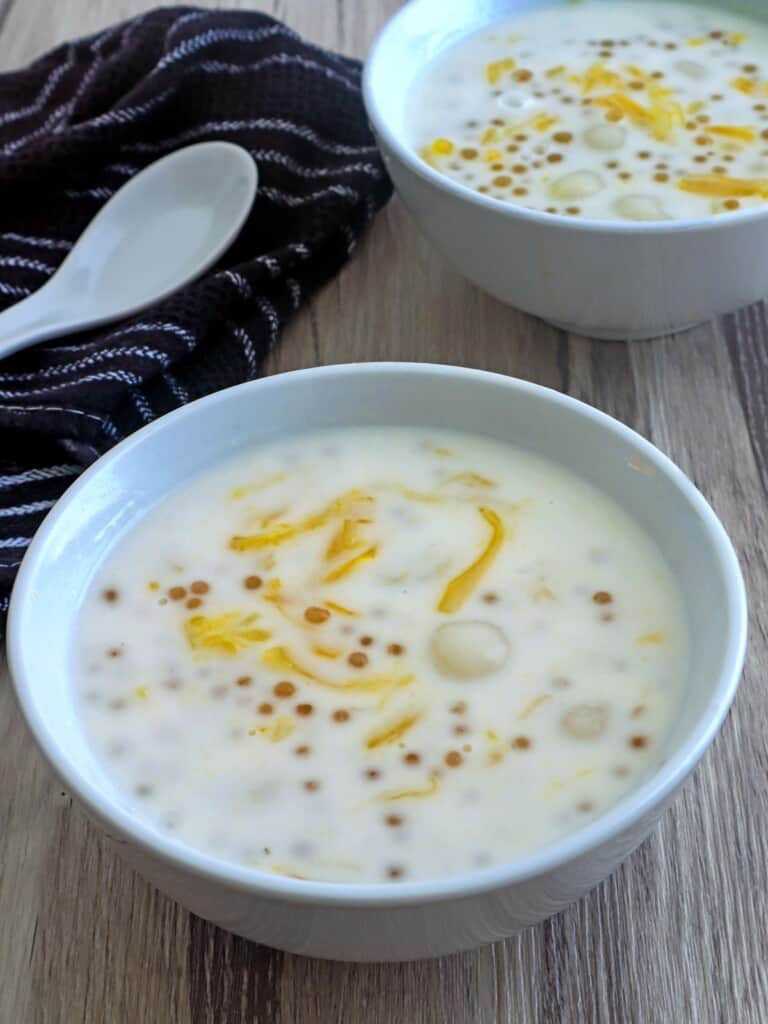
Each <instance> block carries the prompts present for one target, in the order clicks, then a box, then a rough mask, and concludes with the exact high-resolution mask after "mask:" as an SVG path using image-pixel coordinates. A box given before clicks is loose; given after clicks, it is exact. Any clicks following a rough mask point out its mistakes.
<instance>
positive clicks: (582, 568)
mask: <svg viewBox="0 0 768 1024" xmlns="http://www.w3.org/2000/svg"><path fill="white" fill-rule="evenodd" d="M627 472H632V470H631V469H630V468H628V469H627ZM686 649H687V641H686V627H685V622H684V614H683V610H682V604H681V598H680V595H679V593H678V591H677V589H676V587H675V584H674V582H673V580H672V578H671V575H670V571H669V569H668V568H667V566H666V564H665V562H664V561H663V559H662V556H661V554H660V553H659V551H658V550H657V549H656V547H655V546H654V544H653V543H652V542H651V541H650V539H649V538H648V537H647V536H646V535H645V534H644V533H643V531H642V530H641V529H640V528H639V527H638V526H637V525H636V524H635V523H634V522H633V520H632V519H631V518H630V517H629V516H628V515H627V514H626V513H625V512H624V511H623V510H622V509H620V508H619V506H618V505H616V504H615V503H614V502H613V501H612V500H611V499H609V498H608V497H606V496H605V495H603V494H601V493H599V492H598V491H596V490H595V489H594V488H593V487H592V486H590V485H587V484H586V483H584V482H582V481H580V480H579V479H577V478H576V477H574V476H573V475H572V474H571V473H569V472H567V471H566V470H564V469H563V468H562V467H560V466H558V465H556V464H554V463H550V462H548V461H545V460H543V459H540V458H538V457H535V456H533V455H531V454H528V453H526V452H524V451H522V450H519V449H516V448H514V447H511V446H508V445H504V444H500V443H498V442H495V441H492V440H489V439H487V438H482V437H474V436H467V435H460V434H452V433H447V432H429V433H427V432H425V431H423V430H417V429H408V428H402V429H401V428H349V429H341V430H334V431H328V432H320V433H312V434H305V435H301V436H294V437H290V438H287V439H283V440H280V441H278V442H275V443H271V444H268V445H264V446H262V447H260V448H259V449H258V450H254V451H249V452H247V453H244V454H241V455H239V456H237V457H236V458H234V459H233V460H232V462H230V463H229V464H227V465H225V466H223V467H220V468H217V469H216V470H215V471H213V472H211V473H209V474H206V475H204V476H202V477H201V478H200V479H197V480H195V481H193V482H192V483H190V484H189V485H188V486H187V487H185V488H184V489H183V490H180V491H178V492H176V493H174V494H172V495H171V496H169V497H168V498H167V499H165V500H164V501H163V502H162V503H160V504H159V505H158V506H156V507H155V508H154V509H152V510H151V511H150V512H149V514H148V515H147V516H146V517H145V518H144V519H143V520H142V521H141V522H140V523H139V524H138V525H137V526H136V527H135V528H133V529H132V530H131V531H130V532H129V533H128V535H127V536H126V537H125V538H124V539H123V540H121V541H120V542H119V544H118V545H117V547H116V549H115V551H114V553H113V554H112V555H111V557H110V558H109V559H108V560H107V561H106V563H105V564H104V566H103V568H102V569H101V570H100V571H99V573H98V575H97V577H96V578H95V579H94V580H93V584H92V588H91V590H90V592H89V594H88V596H87V599H86V600H85V603H84V606H83V608H82V612H81V615H80V628H79V630H78V632H77V635H76V636H75V638H74V641H73V660H74V672H75V678H76V680H77V685H78V688H79V699H80V702H79V707H80V712H81V714H82V721H83V726H84V729H85V732H86V734H87V735H88V737H89V738H90V741H91V742H92V744H93V747H94V749H95V751H96V754H97V760H98V762H99V763H100V764H101V766H102V767H103V771H104V772H105V773H106V776H107V777H108V778H109V779H111V780H112V782H113V784H114V786H115V787H116V788H117V790H118V791H119V794H120V799H122V801H123V802H124V805H125V806H126V807H127V808H129V809H130V811H131V812H132V813H134V814H136V815H138V816H141V817H143V818H144V819H146V820H147V821H148V822H151V823H152V824H153V825H154V826H155V827H156V828H157V829H159V830H161V831H164V832H166V833H169V834H172V835H173V836H175V837H176V838H177V839H178V840H179V841H181V842H183V843H186V844H189V845H190V846H194V847H197V848H199V849H201V850H204V851H207V852H208V853H211V854H213V855H215V856H218V857H220V858H224V859H226V860H229V861H234V862H238V863H241V864H245V865H250V866H252V867H253V868H255V869H260V870H263V871H267V872H273V873H277V874H282V875H289V876H291V877H295V878H303V879H322V880H331V881H337V882H358V881H369V882H370V881H373V882H377V881H381V882H382V883H390V882H397V881H398V880H412V879H426V878H434V877H438V876H445V875H449V874H452V873H457V872H464V871H468V870H472V869H475V868H478V867H483V866H486V865H490V864H497V863H500V862H505V861H510V860H513V859H514V858H517V857H519V856H521V855H523V854H526V853H529V852H531V851H533V850H537V849H539V848H541V847H543V846H545V845H547V844H549V843H552V842H553V841H555V840H557V839H559V838H561V837H563V836H565V835H567V834H568V833H570V832H573V831H575V830H577V829H579V828H580V827H581V826H582V825H584V824H585V823H587V822H589V821H590V820H592V819H593V818H595V816H597V815H600V814H601V813H603V812H604V811H605V810H606V809H608V808H610V807H611V806H612V805H613V804H615V802H616V801H617V800H618V799H619V798H620V797H621V796H622V795H623V794H625V793H626V792H627V791H628V790H629V789H631V788H632V787H635V786H637V785H638V783H639V782H640V781H641V780H643V779H644V778H646V777H647V776H648V775H649V773H651V772H653V771H654V770H655V769H656V768H657V766H658V765H659V763H660V760H661V759H662V758H663V756H664V743H665V737H666V736H667V734H668V731H669V729H670V725H671V723H672V721H673V719H674V718H675V715H676V713H677V709H678V707H679V704H680V701H681V695H682V686H683V682H684V679H685V673H686V657H687V654H686Z"/></svg>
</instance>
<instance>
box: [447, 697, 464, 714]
mask: <svg viewBox="0 0 768 1024" xmlns="http://www.w3.org/2000/svg"><path fill="white" fill-rule="evenodd" d="M466 710H467V705H466V703H465V702H464V701H463V700H457V701H456V703H455V704H451V714H453V715H463V714H465V713H466Z"/></svg>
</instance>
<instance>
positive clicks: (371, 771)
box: [365, 768, 381, 779]
mask: <svg viewBox="0 0 768 1024" xmlns="http://www.w3.org/2000/svg"><path fill="white" fill-rule="evenodd" d="M365 777H366V779H378V778H380V777H381V772H380V771H379V769H378V768H366V771H365Z"/></svg>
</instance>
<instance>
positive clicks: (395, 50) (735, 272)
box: [364, 0, 768, 339]
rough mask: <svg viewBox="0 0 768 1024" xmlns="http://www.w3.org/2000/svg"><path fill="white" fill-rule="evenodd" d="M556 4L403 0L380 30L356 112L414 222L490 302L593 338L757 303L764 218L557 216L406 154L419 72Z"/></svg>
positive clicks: (765, 263)
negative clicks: (479, 35)
mask: <svg viewBox="0 0 768 1024" xmlns="http://www.w3.org/2000/svg"><path fill="white" fill-rule="evenodd" d="M557 3H562V4H563V5H565V4H566V3H570V0H451V2H450V3H446V2H445V0H411V3H408V4H406V5H405V7H403V9H402V10H401V11H400V12H399V13H398V14H396V15H395V17H394V18H392V20H391V21H390V22H389V23H388V24H387V25H386V26H385V27H384V29H383V31H382V32H381V34H380V35H379V37H378V39H377V40H376V42H375V43H374V46H373V49H372V50H371V53H370V54H369V56H368V60H367V63H366V68H365V76H364V96H365V104H366V107H367V110H368V116H369V117H370V120H371V123H372V125H373V129H374V132H375V134H376V138H377V141H378V143H379V146H380V148H381V151H382V154H383V156H384V161H385V163H386V166H387V170H388V171H389V173H390V175H391V177H392V180H393V182H394V184H395V188H396V189H397V191H398V193H399V195H400V197H401V199H402V200H403V202H404V203H405V205H406V207H407V208H408V210H409V211H410V213H411V214H412V215H413V217H414V219H415V221H416V223H417V224H418V225H419V227H420V228H421V229H422V231H423V232H424V233H425V235H427V236H428V237H429V238H430V239H431V240H432V242H433V243H434V244H435V246H436V247H437V248H438V249H439V250H440V252H441V253H442V254H443V255H444V256H445V257H446V258H447V259H448V260H449V261H450V262H451V263H452V264H453V265H454V266H455V267H456V269H457V270H459V271H460V272H461V273H462V274H464V275H465V276H466V277H468V278H469V280H470V281H473V282H474V283H475V284H476V285H479V287H481V288H483V289H485V291H488V292H490V293H491V295H494V296H495V297H496V298H498V299H501V301H502V302H506V303H509V304H510V305H512V306H517V307H519V308H520V309H524V310H526V311H527V312H528V313H535V314H536V315H537V316H540V317H542V318H543V319H544V320H549V321H551V322H552V323H554V324H556V325H557V326H558V327H562V328H564V329H566V330H569V331H573V332H576V333H579V334H586V335H591V336H593V337H597V338H628V339H634V338H645V337H651V336H653V335H658V334H665V333H669V332H670V331H675V330H680V329H682V328H683V327H686V326H690V325H691V324H694V323H697V322H699V321H702V320H708V319H710V318H711V317H713V316H716V315H718V314H721V313H728V312H731V311H732V310H734V309H738V308H739V307H740V306H744V305H747V304H748V303H750V302H755V301H756V300H758V299H761V298H763V296H765V294H766V293H768V206H766V207H764V208H762V209H760V210H752V211H750V210H744V211H740V212H736V213H732V214H725V215H721V216H718V217H710V218H703V219H699V220H679V221H660V222H652V223H627V222H619V221H615V222H611V221H599V220H588V219H586V218H585V219H577V218H573V217H561V216H556V215H552V214H547V213H538V212H536V211H534V210H525V209H522V208H521V207H515V206H512V205H511V204H509V203H505V202H502V201H501V200H498V199H493V198H491V197H490V196H485V195H481V194H480V193H478V192H474V191H472V190H471V189H469V188H467V187H466V186H464V185H461V184H459V183H458V182H454V181H451V180H450V179H449V178H447V177H445V176H444V175H441V174H440V173H439V172H438V171H436V170H434V169H433V168H431V167H430V166H428V165H427V164H426V163H425V162H424V161H423V160H422V159H421V158H420V157H419V155H418V154H417V153H416V152H415V151H414V149H413V147H412V145H411V144H410V142H409V136H408V131H407V115H408V105H409V98H410V93H411V87H412V85H413V83H414V80H415V79H417V78H418V76H419V75H420V74H421V72H422V71H423V70H424V67H425V65H426V64H428V63H429V62H430V61H431V60H432V59H433V58H434V57H435V56H436V55H437V54H438V53H440V52H442V51H443V50H445V49H446V47H449V46H451V45H452V44H453V43H455V42H456V41H457V39H459V38H461V37H462V36H464V35H466V34H468V33H471V32H473V31H475V30H477V29H479V28H481V27H482V26H483V25H488V24H490V23H492V22H493V21H497V20H499V19H504V18H509V17H512V16H514V15H517V14H524V13H525V12H526V11H532V10H535V9H538V8H542V7H551V6H553V5H557ZM728 6H729V2H728V0H721V2H720V3H718V4H717V7H718V8H719V9H720V10H722V9H723V8H728ZM730 6H734V5H732V4H731V5H730ZM738 9H739V10H740V11H742V12H744V11H746V12H749V11H750V10H751V11H752V12H753V13H754V15H755V16H756V17H757V16H762V17H764V16H765V8H764V0H746V2H742V0H739V8H738Z"/></svg>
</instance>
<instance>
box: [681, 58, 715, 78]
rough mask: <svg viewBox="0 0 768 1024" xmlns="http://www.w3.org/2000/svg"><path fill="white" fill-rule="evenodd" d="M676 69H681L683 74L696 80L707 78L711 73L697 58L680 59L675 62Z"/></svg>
mask: <svg viewBox="0 0 768 1024" xmlns="http://www.w3.org/2000/svg"><path fill="white" fill-rule="evenodd" d="M675 70H676V71H679V72H680V74H681V75H685V77H686V78H691V79H693V80H694V81H696V82H699V81H701V80H702V79H703V78H706V77H707V75H708V74H709V71H708V70H707V68H706V67H705V66H704V65H703V64H699V63H698V61H695V60H679V61H677V62H676V64H675Z"/></svg>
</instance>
